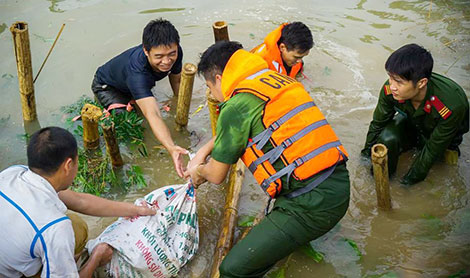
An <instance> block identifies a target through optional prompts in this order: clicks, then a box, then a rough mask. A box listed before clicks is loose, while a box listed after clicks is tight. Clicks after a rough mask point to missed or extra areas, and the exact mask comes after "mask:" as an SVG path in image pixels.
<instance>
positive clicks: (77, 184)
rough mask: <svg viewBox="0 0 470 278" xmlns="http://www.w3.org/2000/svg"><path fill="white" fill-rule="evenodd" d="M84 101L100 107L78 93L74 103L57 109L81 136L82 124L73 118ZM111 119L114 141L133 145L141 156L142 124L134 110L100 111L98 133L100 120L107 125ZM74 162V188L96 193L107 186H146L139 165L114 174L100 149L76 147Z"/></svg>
mask: <svg viewBox="0 0 470 278" xmlns="http://www.w3.org/2000/svg"><path fill="white" fill-rule="evenodd" d="M85 104H93V105H95V106H98V107H100V108H101V109H102V108H103V107H102V106H101V105H99V104H98V103H97V102H96V101H94V100H92V99H91V98H89V97H87V96H82V97H80V98H79V99H78V100H77V101H76V102H75V103H72V104H71V105H68V106H64V107H62V109H61V110H62V112H63V113H65V114H68V115H69V117H68V118H67V119H66V123H67V125H68V128H69V129H72V131H73V133H74V134H75V135H76V136H77V137H82V136H83V127H82V125H81V124H79V123H77V122H75V121H74V120H73V119H74V118H75V117H76V116H79V115H80V114H81V110H82V107H83V106H84V105H85ZM113 123H114V126H115V130H116V139H117V141H118V142H121V143H124V144H132V145H135V146H137V147H138V151H139V153H140V154H141V155H142V156H148V154H147V148H146V147H145V143H144V130H145V128H144V127H143V126H142V123H143V118H142V117H140V116H139V115H138V114H137V113H135V111H131V112H128V113H118V114H116V113H115V112H114V110H113V111H112V112H111V114H109V115H108V116H107V115H103V117H102V118H101V119H100V125H98V129H99V133H100V135H102V134H103V131H102V129H101V124H104V125H106V126H110V125H111V124H113ZM78 163H79V166H78V169H79V170H78V173H77V177H76V178H75V181H74V184H73V187H72V188H73V189H74V190H75V191H78V192H86V193H90V194H94V195H97V196H99V195H101V194H104V193H107V192H109V191H110V189H111V188H116V187H121V188H123V189H124V190H125V191H128V190H130V189H131V188H133V187H136V188H137V189H139V188H143V187H146V186H147V182H146V181H145V178H144V174H143V172H142V169H141V168H140V167H139V166H136V165H129V166H127V167H129V168H128V169H127V170H126V171H125V173H122V175H116V172H115V169H113V168H112V167H111V164H110V158H109V156H107V155H105V156H104V157H103V155H102V151H101V149H99V150H98V151H95V152H93V151H85V150H83V149H81V148H80V149H79V154H78ZM125 167H126V166H125Z"/></svg>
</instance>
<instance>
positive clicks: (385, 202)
mask: <svg viewBox="0 0 470 278" xmlns="http://www.w3.org/2000/svg"><path fill="white" fill-rule="evenodd" d="M387 152H388V150H387V147H386V146H385V145H383V144H375V145H374V146H373V147H372V167H373V171H374V178H375V191H376V192H377V205H378V207H379V208H380V209H382V210H391V209H392V201H391V198H390V185H389V180H388V157H387Z"/></svg>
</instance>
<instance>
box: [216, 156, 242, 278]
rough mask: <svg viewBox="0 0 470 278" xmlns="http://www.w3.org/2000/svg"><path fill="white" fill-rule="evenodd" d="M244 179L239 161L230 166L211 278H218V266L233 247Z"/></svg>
mask: <svg viewBox="0 0 470 278" xmlns="http://www.w3.org/2000/svg"><path fill="white" fill-rule="evenodd" d="M244 177H245V165H244V164H243V162H242V161H241V160H238V162H237V163H236V164H233V165H232V171H231V172H230V178H229V188H228V193H227V196H226V201H225V207H224V218H223V220H222V221H223V222H222V227H221V231H220V234H219V240H218V241H217V246H216V248H215V252H214V260H213V261H212V269H211V275H210V277H211V278H217V277H219V275H220V274H219V266H220V264H221V263H222V260H223V259H224V257H225V256H226V255H227V253H228V252H229V251H230V249H231V248H232V245H233V235H234V230H235V227H236V226H237V218H238V209H237V207H238V199H239V197H240V191H241V188H242V184H243V178H244Z"/></svg>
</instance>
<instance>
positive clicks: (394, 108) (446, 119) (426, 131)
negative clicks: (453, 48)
mask: <svg viewBox="0 0 470 278" xmlns="http://www.w3.org/2000/svg"><path fill="white" fill-rule="evenodd" d="M386 85H388V81H386V82H385V85H384V87H382V90H381V91H380V95H379V101H378V103H377V107H376V108H375V111H374V115H373V119H372V122H371V123H370V126H369V131H368V133H367V138H366V143H365V146H364V149H363V150H362V153H363V154H364V155H369V156H370V148H371V147H372V146H373V145H374V144H375V143H376V142H377V139H378V137H379V135H380V133H381V132H382V130H383V129H384V128H385V126H386V125H387V124H388V123H389V122H390V121H391V120H392V118H393V117H394V115H395V113H400V114H402V115H403V116H406V117H407V119H408V121H409V123H410V124H411V125H412V127H413V128H414V129H415V131H416V133H417V138H416V140H417V142H416V146H418V147H419V148H420V151H419V153H418V156H417V157H416V159H415V161H414V162H413V164H412V165H411V167H410V170H409V171H408V173H407V174H406V176H405V179H407V180H409V181H411V182H412V183H414V182H418V181H421V180H423V179H424V178H425V177H426V175H427V173H428V172H429V169H430V168H431V166H432V164H433V163H434V162H435V161H436V160H438V159H439V158H440V157H442V155H443V154H444V151H445V150H446V149H448V148H449V149H456V148H457V146H458V145H460V143H462V139H463V138H462V137H463V134H465V133H466V132H468V130H469V104H468V99H467V97H466V95H465V92H464V91H463V89H462V88H461V87H460V86H459V85H458V84H457V83H455V82H454V81H452V80H450V79H449V78H447V77H444V76H442V75H439V74H437V73H432V75H431V78H430V79H429V82H428V85H427V91H426V97H425V98H424V100H423V102H422V103H421V105H420V106H419V107H418V109H415V108H414V107H413V105H412V104H411V101H409V100H407V101H404V102H400V101H397V100H395V99H394V98H393V96H392V94H388V95H387V94H386V92H385V90H384V88H385V86H386ZM436 98H437V99H436ZM437 101H439V102H440V103H442V105H443V107H441V106H440V104H439V103H437V104H436V102H437Z"/></svg>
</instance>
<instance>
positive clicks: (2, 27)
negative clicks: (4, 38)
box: [0, 23, 8, 34]
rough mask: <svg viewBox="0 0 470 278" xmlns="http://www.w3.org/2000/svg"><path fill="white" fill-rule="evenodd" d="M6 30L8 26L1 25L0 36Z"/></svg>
mask: <svg viewBox="0 0 470 278" xmlns="http://www.w3.org/2000/svg"><path fill="white" fill-rule="evenodd" d="M7 28H8V26H7V24H6V23H3V24H2V25H0V34H1V33H3V31H5V30H6V29H7Z"/></svg>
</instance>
